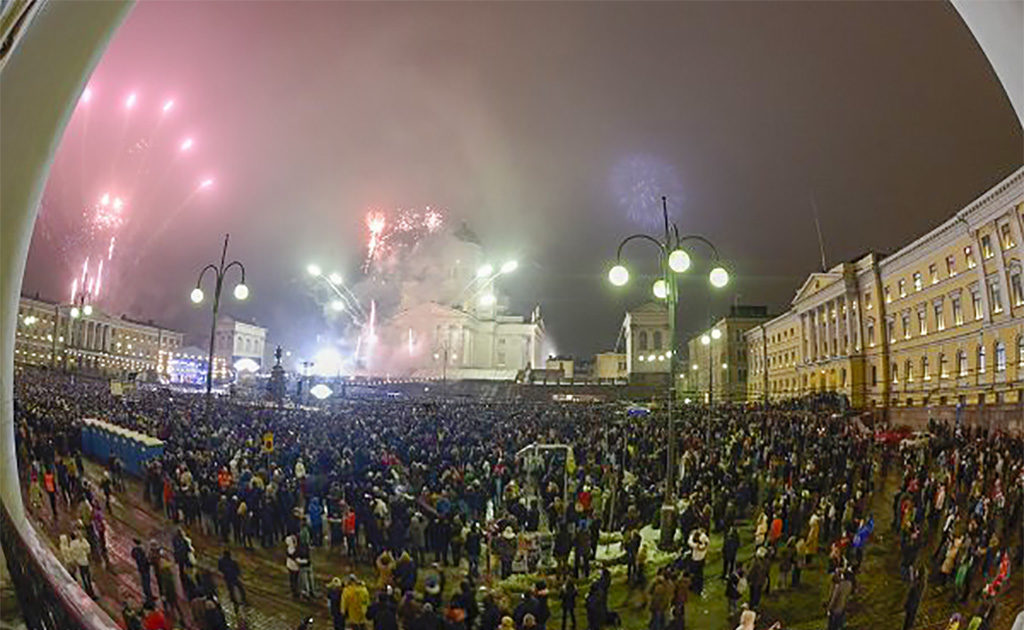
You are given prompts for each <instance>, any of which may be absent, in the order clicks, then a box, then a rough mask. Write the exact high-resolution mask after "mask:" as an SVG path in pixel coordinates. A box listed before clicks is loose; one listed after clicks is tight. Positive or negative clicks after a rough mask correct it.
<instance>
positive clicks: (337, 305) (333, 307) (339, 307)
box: [331, 300, 345, 313]
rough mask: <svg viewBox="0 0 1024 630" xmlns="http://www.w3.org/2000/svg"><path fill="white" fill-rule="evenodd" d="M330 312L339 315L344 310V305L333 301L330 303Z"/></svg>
mask: <svg viewBox="0 0 1024 630" xmlns="http://www.w3.org/2000/svg"><path fill="white" fill-rule="evenodd" d="M331 310H333V311H336V312H339V313H340V312H341V311H343V310H345V303H344V302H342V301H341V300H333V301H331Z"/></svg>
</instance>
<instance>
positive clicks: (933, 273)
mask: <svg viewBox="0 0 1024 630" xmlns="http://www.w3.org/2000/svg"><path fill="white" fill-rule="evenodd" d="M928 278H929V281H930V282H931V283H932V284H937V283H938V282H939V268H938V267H936V266H935V263H932V264H930V265H928Z"/></svg>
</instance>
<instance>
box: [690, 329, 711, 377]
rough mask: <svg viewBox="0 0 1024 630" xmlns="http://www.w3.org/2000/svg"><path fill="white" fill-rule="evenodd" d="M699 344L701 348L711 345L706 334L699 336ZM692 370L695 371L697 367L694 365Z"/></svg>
mask: <svg viewBox="0 0 1024 630" xmlns="http://www.w3.org/2000/svg"><path fill="white" fill-rule="evenodd" d="M700 344H701V345H702V346H707V345H710V344H711V337H710V336H708V335H707V334H703V335H701V336H700ZM693 369H695V370H696V369H697V366H696V365H695V366H693Z"/></svg>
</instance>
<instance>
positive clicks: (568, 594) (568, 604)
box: [558, 580, 576, 630]
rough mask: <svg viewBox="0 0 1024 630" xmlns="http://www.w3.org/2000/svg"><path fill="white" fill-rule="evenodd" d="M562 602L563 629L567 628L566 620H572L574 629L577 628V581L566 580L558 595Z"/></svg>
mask: <svg viewBox="0 0 1024 630" xmlns="http://www.w3.org/2000/svg"><path fill="white" fill-rule="evenodd" d="M558 598H559V600H560V601H561V603H562V629H561V630H566V625H565V624H566V621H567V620H570V619H571V620H572V630H576V583H575V582H573V581H572V580H565V582H564V583H563V584H562V590H561V592H560V593H559V595H558Z"/></svg>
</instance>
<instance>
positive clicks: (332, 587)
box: [295, 571, 345, 630]
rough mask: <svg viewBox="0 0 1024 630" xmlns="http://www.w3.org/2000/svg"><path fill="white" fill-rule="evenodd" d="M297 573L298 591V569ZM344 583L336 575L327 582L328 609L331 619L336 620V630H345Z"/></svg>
mask: <svg viewBox="0 0 1024 630" xmlns="http://www.w3.org/2000/svg"><path fill="white" fill-rule="evenodd" d="M295 573H296V590H295V594H297V592H298V588H297V585H298V571H296V572H295ZM343 589H344V585H343V584H342V583H341V578H338V577H335V578H333V579H331V581H330V582H328V583H327V609H328V610H330V611H331V621H333V622H334V630H345V613H344V611H343V610H342V603H341V594H342V590H343Z"/></svg>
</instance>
